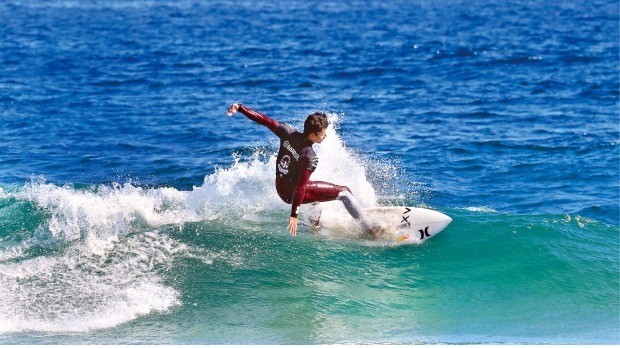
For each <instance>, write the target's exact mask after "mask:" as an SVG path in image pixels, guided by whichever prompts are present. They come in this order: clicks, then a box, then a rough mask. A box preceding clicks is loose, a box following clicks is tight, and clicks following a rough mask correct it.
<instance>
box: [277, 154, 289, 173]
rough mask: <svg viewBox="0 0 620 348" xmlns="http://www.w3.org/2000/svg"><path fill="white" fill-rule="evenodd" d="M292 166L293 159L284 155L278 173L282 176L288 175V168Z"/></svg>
mask: <svg viewBox="0 0 620 348" xmlns="http://www.w3.org/2000/svg"><path fill="white" fill-rule="evenodd" d="M289 164H291V158H290V157H289V156H288V155H284V157H282V159H280V163H278V171H279V172H280V173H281V174H282V175H286V174H288V166H289Z"/></svg>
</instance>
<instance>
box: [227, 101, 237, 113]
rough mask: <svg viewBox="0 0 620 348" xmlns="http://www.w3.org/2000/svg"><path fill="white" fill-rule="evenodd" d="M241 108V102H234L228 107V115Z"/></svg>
mask: <svg viewBox="0 0 620 348" xmlns="http://www.w3.org/2000/svg"><path fill="white" fill-rule="evenodd" d="M237 110H239V104H237V103H234V104H232V105H231V106H230V107H229V108H228V116H232V115H233V114H234V113H235V112H237Z"/></svg>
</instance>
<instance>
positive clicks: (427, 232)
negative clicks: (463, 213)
mask: <svg viewBox="0 0 620 348" xmlns="http://www.w3.org/2000/svg"><path fill="white" fill-rule="evenodd" d="M366 212H367V213H368V217H369V218H370V219H371V220H373V221H377V222H379V224H380V225H381V226H382V227H384V228H385V229H386V230H385V232H384V233H383V234H382V235H380V236H378V238H377V239H379V240H385V241H388V242H393V243H396V244H420V243H422V242H424V241H426V240H428V239H430V238H431V237H433V236H435V235H436V234H437V233H439V232H441V231H442V230H443V229H444V228H446V227H447V226H448V225H449V224H450V222H452V218H450V217H449V216H448V215H445V214H444V213H440V212H438V211H435V210H431V209H425V208H412V207H377V208H371V209H366Z"/></svg>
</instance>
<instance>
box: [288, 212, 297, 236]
mask: <svg viewBox="0 0 620 348" xmlns="http://www.w3.org/2000/svg"><path fill="white" fill-rule="evenodd" d="M297 222H298V221H297V218H296V217H292V216H291V218H290V219H289V220H288V230H289V231H290V232H291V236H293V237H295V236H296V235H297Z"/></svg>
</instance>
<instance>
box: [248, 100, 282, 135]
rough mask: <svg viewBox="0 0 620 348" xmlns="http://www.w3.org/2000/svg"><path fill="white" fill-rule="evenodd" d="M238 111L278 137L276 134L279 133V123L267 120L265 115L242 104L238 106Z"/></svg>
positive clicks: (270, 119)
mask: <svg viewBox="0 0 620 348" xmlns="http://www.w3.org/2000/svg"><path fill="white" fill-rule="evenodd" d="M238 111H239V112H241V113H242V114H244V115H245V116H246V117H247V118H249V119H250V120H252V121H254V122H256V123H258V124H260V125H263V126H265V127H267V128H269V130H270V131H272V132H274V133H275V134H276V135H278V133H277V132H278V131H279V130H278V128H279V126H280V123H278V121H276V120H274V119H272V118H269V117H268V116H267V115H265V114H263V113H260V112H258V111H256V110H252V109H250V108H249V107H247V106H245V105H243V104H239V109H238ZM278 136H279V135H278Z"/></svg>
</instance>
